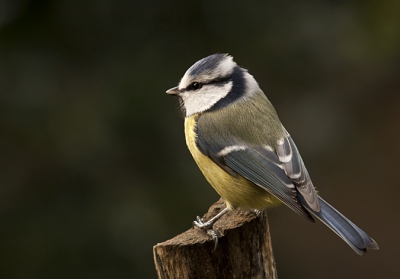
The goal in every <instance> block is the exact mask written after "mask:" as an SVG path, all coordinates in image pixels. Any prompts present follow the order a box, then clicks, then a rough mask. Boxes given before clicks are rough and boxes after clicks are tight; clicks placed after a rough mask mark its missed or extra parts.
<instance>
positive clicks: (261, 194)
mask: <svg viewBox="0 0 400 279" xmlns="http://www.w3.org/2000/svg"><path fill="white" fill-rule="evenodd" d="M195 125H196V119H195V117H189V118H186V119H185V135H186V144H187V146H188V148H189V151H190V153H191V154H192V156H193V158H194V160H195V162H196V163H197V165H198V166H199V168H200V170H201V171H202V173H203V175H204V176H205V178H206V179H207V181H208V182H209V183H210V184H211V186H213V188H214V189H215V190H216V191H217V193H218V194H219V195H220V196H221V197H222V198H223V199H224V200H225V202H226V204H227V206H228V208H242V209H261V208H266V207H271V206H275V205H278V204H280V201H279V200H278V199H276V198H275V197H274V196H272V195H271V194H269V193H268V192H267V191H265V190H264V189H262V188H261V187H259V186H257V185H255V184H254V183H252V182H250V181H249V180H247V179H245V178H244V177H242V176H240V175H237V176H232V175H230V174H229V173H227V172H226V171H224V170H223V169H222V168H220V167H219V166H218V165H217V164H215V163H214V162H213V161H212V160H211V159H210V158H208V157H207V156H205V155H204V154H203V153H201V152H200V150H199V149H198V148H197V146H196V134H195V132H194V130H195V129H194V128H195Z"/></svg>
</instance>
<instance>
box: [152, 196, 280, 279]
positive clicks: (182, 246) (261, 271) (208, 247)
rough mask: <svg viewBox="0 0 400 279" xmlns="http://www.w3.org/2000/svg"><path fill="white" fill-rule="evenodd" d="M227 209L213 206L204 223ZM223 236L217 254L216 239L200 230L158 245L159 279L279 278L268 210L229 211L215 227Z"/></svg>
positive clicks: (157, 265)
mask: <svg viewBox="0 0 400 279" xmlns="http://www.w3.org/2000/svg"><path fill="white" fill-rule="evenodd" d="M224 207H225V204H224V202H223V201H222V200H219V201H218V202H216V203H215V204H214V205H212V206H211V207H210V209H209V211H208V213H207V214H205V215H204V216H203V219H204V220H209V219H210V218H212V217H213V216H215V215H216V214H218V212H220V211H221V210H222V209H223V208H224ZM214 230H215V231H216V232H218V233H219V235H221V236H222V237H221V238H219V241H218V247H217V249H216V250H215V252H213V249H214V242H213V240H212V238H211V237H210V236H209V235H208V234H207V233H206V232H205V231H204V230H201V229H199V228H197V227H196V228H191V229H189V230H188V231H186V232H184V233H182V234H180V235H177V236H175V237H174V238H172V239H170V240H167V241H165V242H163V243H159V244H157V245H155V246H154V248H153V254H154V261H155V265H156V270H157V274H158V278H159V279H172V278H176V279H184V278H185V279H186V278H188V279H189V278H190V279H197V278H201V279H204V278H207V279H214V278H215V279H217V278H218V279H225V278H259V279H266V278H268V279H271V278H273V279H275V278H277V272H276V265H275V260H274V256H273V253H272V245H271V237H270V233H269V226H268V219H267V214H266V211H263V212H262V213H261V214H260V215H259V216H258V217H257V216H256V214H255V213H253V212H244V211H236V212H228V213H227V214H225V215H224V216H222V217H221V219H219V220H218V221H217V222H216V223H215V224H214Z"/></svg>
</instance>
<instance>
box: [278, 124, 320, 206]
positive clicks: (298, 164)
mask: <svg viewBox="0 0 400 279" xmlns="http://www.w3.org/2000/svg"><path fill="white" fill-rule="evenodd" d="M285 134H286V135H285V137H283V138H282V139H280V140H278V145H277V148H276V153H277V155H278V158H279V161H280V162H281V163H282V166H283V169H284V171H285V173H286V175H287V176H288V177H289V178H290V180H291V181H292V182H293V184H294V185H295V186H296V188H297V190H298V191H299V193H300V194H301V195H302V196H303V198H304V200H305V201H306V202H307V204H308V206H309V207H310V208H311V209H312V210H314V211H316V212H319V211H320V205H319V202H318V194H317V192H316V191H315V188H314V185H313V183H312V181H311V179H310V175H309V174H308V172H307V169H306V167H305V165H304V163H303V160H302V159H301V156H300V153H299V151H298V150H297V147H296V145H295V144H294V141H293V139H292V137H291V136H290V135H289V133H288V132H287V131H286V130H285Z"/></svg>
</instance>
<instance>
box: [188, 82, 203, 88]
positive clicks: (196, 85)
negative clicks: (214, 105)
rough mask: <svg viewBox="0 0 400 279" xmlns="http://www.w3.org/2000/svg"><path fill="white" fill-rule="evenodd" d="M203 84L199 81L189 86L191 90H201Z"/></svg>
mask: <svg viewBox="0 0 400 279" xmlns="http://www.w3.org/2000/svg"><path fill="white" fill-rule="evenodd" d="M201 86H202V84H201V83H199V82H193V83H192V84H191V85H190V86H189V88H190V90H199V89H200V88H201Z"/></svg>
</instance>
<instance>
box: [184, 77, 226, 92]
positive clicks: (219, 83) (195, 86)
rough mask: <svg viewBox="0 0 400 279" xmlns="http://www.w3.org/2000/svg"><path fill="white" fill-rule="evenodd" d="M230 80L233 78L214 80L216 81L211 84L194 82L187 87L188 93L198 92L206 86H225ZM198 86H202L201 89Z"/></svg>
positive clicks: (210, 82)
mask: <svg viewBox="0 0 400 279" xmlns="http://www.w3.org/2000/svg"><path fill="white" fill-rule="evenodd" d="M230 80H231V77H230V76H229V77H224V78H218V79H214V80H212V81H209V82H192V83H191V84H189V85H188V86H187V87H186V91H192V90H193V91H194V90H198V89H200V88H201V87H203V86H204V85H215V86H224V85H225V84H226V83H228V82H229V81H230ZM198 86H200V87H198Z"/></svg>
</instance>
